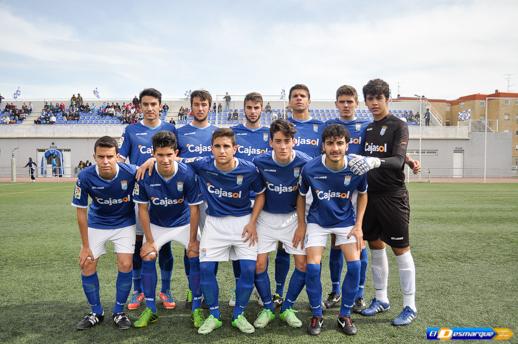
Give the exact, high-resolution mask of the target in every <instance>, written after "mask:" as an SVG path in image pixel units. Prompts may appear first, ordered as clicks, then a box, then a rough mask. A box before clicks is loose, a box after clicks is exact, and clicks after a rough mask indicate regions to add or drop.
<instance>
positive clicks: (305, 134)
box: [288, 117, 324, 158]
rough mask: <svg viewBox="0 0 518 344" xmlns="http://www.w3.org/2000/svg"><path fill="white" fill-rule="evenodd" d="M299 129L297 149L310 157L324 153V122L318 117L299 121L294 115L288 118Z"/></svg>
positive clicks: (296, 135)
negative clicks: (322, 141) (317, 118)
mask: <svg viewBox="0 0 518 344" xmlns="http://www.w3.org/2000/svg"><path fill="white" fill-rule="evenodd" d="M288 120H289V121H290V122H291V123H293V125H294V126H295V128H296V129H297V133H296V134H295V139H296V140H297V143H296V144H295V149H296V150H299V151H301V152H304V153H306V154H307V155H309V156H310V157H312V158H313V157H316V156H318V155H320V154H322V144H321V142H320V141H321V140H322V130H323V129H324V123H323V122H322V121H319V120H316V119H308V120H306V121H299V120H298V119H295V118H293V117H290V118H288Z"/></svg>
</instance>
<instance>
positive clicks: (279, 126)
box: [270, 119, 297, 140]
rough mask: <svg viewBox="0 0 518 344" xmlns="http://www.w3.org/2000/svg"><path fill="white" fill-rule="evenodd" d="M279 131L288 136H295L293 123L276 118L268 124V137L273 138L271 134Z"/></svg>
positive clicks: (295, 130)
mask: <svg viewBox="0 0 518 344" xmlns="http://www.w3.org/2000/svg"><path fill="white" fill-rule="evenodd" d="M278 132H281V133H283V134H284V136H287V137H289V138H292V139H293V138H295V133H296V132H297V129H296V128H295V126H294V125H293V123H291V122H288V121H287V120H285V119H276V120H275V121H273V122H272V124H270V139H272V140H273V136H274V135H275V133H278Z"/></svg>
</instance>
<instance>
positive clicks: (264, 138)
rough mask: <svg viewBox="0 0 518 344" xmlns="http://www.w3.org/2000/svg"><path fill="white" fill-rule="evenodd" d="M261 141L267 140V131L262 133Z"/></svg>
mask: <svg viewBox="0 0 518 344" xmlns="http://www.w3.org/2000/svg"><path fill="white" fill-rule="evenodd" d="M263 141H265V142H266V141H268V133H263Z"/></svg>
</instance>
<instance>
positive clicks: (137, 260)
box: [119, 88, 176, 310]
mask: <svg viewBox="0 0 518 344" xmlns="http://www.w3.org/2000/svg"><path fill="white" fill-rule="evenodd" d="M139 103H140V108H141V110H142V112H143V114H144V119H143V120H142V121H140V122H138V123H135V124H130V125H128V126H127V127H126V129H125V130H124V134H122V138H121V140H122V143H121V146H120V151H119V162H124V161H126V160H129V162H130V163H131V164H134V165H137V166H140V165H142V164H143V163H144V162H145V161H146V160H147V159H148V158H150V157H151V155H152V152H153V147H152V143H151V138H152V137H153V135H154V134H155V133H158V132H159V131H161V130H167V131H170V132H172V133H175V134H176V128H175V127H174V125H172V124H170V123H167V122H162V121H161V120H160V107H161V104H162V94H161V93H160V92H159V91H158V90H156V89H154V88H146V89H144V90H143V91H142V92H140V95H139ZM135 210H136V211H137V207H135ZM143 235H144V232H143V231H142V228H141V227H140V224H139V223H137V238H136V241H135V253H134V254H133V294H132V295H131V300H130V302H129V303H128V309H130V310H134V309H137V308H138V307H139V306H140V303H141V302H142V301H143V300H144V293H143V292H142V280H141V272H142V258H141V257H140V248H141V247H142V236H143ZM158 264H159V265H160V274H161V278H162V289H161V290H160V294H159V295H160V299H161V300H162V304H163V306H164V308H166V309H174V308H175V307H176V302H175V300H174V298H173V295H172V294H171V287H170V286H171V275H172V272H173V255H172V252H171V245H170V244H169V243H168V244H166V245H163V246H162V248H161V249H160V253H159V259H158Z"/></svg>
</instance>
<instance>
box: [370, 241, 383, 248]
mask: <svg viewBox="0 0 518 344" xmlns="http://www.w3.org/2000/svg"><path fill="white" fill-rule="evenodd" d="M369 248H370V249H371V250H383V249H384V248H385V243H384V242H383V241H381V240H374V241H369Z"/></svg>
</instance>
